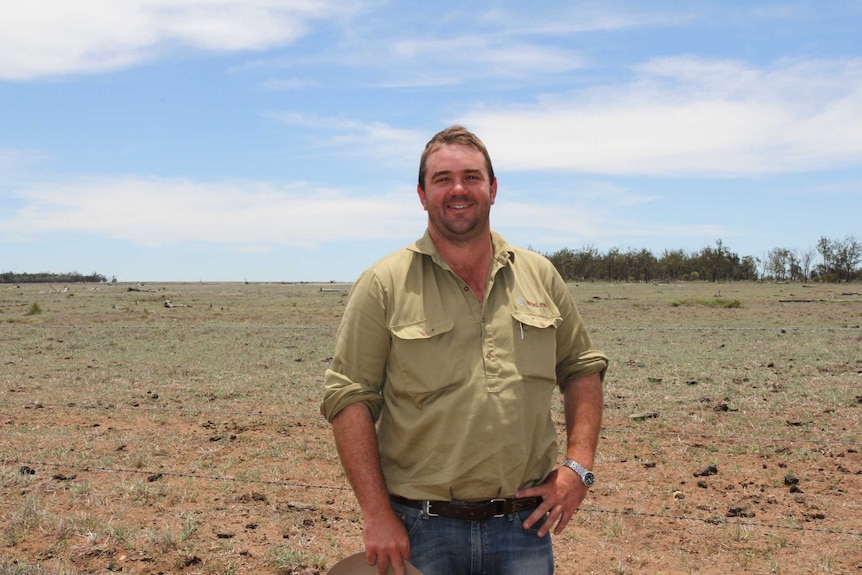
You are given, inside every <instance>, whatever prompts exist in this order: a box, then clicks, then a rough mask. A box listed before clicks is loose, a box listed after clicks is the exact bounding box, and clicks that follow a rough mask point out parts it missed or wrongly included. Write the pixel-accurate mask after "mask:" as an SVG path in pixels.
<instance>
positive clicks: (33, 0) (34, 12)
mask: <svg viewBox="0 0 862 575" xmlns="http://www.w3.org/2000/svg"><path fill="white" fill-rule="evenodd" d="M338 4H339V3H337V2H334V1H328V0H316V1H312V0H292V1H290V0H288V1H285V0H254V1H245V0H196V1H194V2H172V1H170V0H126V1H122V2H117V1H115V0H75V1H74V2H55V1H53V0H16V1H15V2H13V3H12V6H11V8H10V7H4V10H3V17H2V18H0V78H5V79H12V80H26V79H30V78H37V77H42V76H52V75H63V74H79V73H96V72H105V71H110V70H116V69H119V68H123V67H127V66H131V65H134V64H138V63H141V62H144V61H148V60H151V59H153V58H155V57H157V56H158V55H160V54H161V53H163V52H164V51H167V50H169V49H172V48H174V49H175V48H177V47H184V48H186V49H188V48H191V49H195V50H204V51H216V52H233V51H244V50H263V49H266V48H271V47H274V46H279V45H282V44H286V43H289V42H292V41H295V40H296V39H297V38H300V37H301V36H303V35H304V34H305V33H306V32H307V24H308V22H309V21H310V20H313V19H317V18H322V17H324V16H329V15H332V14H333V13H335V12H337V11H339V10H343V8H340V7H339V6H338Z"/></svg>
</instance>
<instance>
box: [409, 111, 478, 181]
mask: <svg viewBox="0 0 862 575" xmlns="http://www.w3.org/2000/svg"><path fill="white" fill-rule="evenodd" d="M450 144H457V145H460V146H471V147H473V148H476V149H477V150H479V151H480V152H482V155H483V156H485V167H486V168H487V169H488V179H489V181H492V182H493V181H494V168H493V166H492V165H491V156H490V155H489V154H488V149H487V148H486V147H485V144H483V143H482V140H480V139H479V137H478V136H476V134H474V133H473V132H471V131H470V130H468V129H467V128H464V127H463V126H451V127H449V128H446V129H445V130H443V131H442V132H438V133H437V134H435V135H434V137H433V138H431V140H429V141H428V143H427V144H426V145H425V151H423V152H422V158H421V159H420V160H419V187H420V188H422V189H423V190H424V189H425V175H426V173H427V171H428V156H429V155H431V153H432V152H434V151H436V150H437V149H438V148H440V147H441V146H446V145H450Z"/></svg>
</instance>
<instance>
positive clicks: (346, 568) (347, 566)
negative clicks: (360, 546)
mask: <svg viewBox="0 0 862 575" xmlns="http://www.w3.org/2000/svg"><path fill="white" fill-rule="evenodd" d="M386 573H387V575H394V573H395V570H394V569H392V565H390V566H389V571H387V572H386ZM404 573H405V574H406V575H422V572H421V571H419V569H417V568H416V567H414V566H413V565H411V564H410V562H409V561H405V562H404ZM328 575H378V571H377V566H376V565H369V564H368V561H367V560H366V559H365V552H364V551H362V552H360V553H356V554H355V555H351V556H350V557H345V558H344V559H342V560H341V561H339V562H338V563H336V564H335V565H333V566H332V569H330V570H329V573H328Z"/></svg>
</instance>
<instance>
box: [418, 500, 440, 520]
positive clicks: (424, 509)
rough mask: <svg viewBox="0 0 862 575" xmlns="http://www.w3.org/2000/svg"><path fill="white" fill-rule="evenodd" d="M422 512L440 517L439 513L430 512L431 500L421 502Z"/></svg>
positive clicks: (429, 515)
mask: <svg viewBox="0 0 862 575" xmlns="http://www.w3.org/2000/svg"><path fill="white" fill-rule="evenodd" d="M422 513H424V514H425V515H427V516H428V517H440V514H439V513H432V512H431V502H430V501H423V502H422Z"/></svg>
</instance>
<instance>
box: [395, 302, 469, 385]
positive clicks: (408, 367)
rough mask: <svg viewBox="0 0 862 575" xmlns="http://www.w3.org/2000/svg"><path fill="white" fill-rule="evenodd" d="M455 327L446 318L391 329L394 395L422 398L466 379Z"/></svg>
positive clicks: (451, 320) (425, 320) (410, 323)
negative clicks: (400, 394) (454, 330)
mask: <svg viewBox="0 0 862 575" xmlns="http://www.w3.org/2000/svg"><path fill="white" fill-rule="evenodd" d="M454 327H455V321H454V320H453V319H452V318H451V317H446V316H442V317H438V318H432V319H423V320H420V321H414V322H409V323H404V324H399V325H393V326H390V328H389V331H390V333H391V334H392V348H391V355H390V365H389V369H390V374H389V375H390V379H391V381H392V382H393V384H394V386H395V389H393V390H392V392H393V393H395V394H399V393H405V394H407V395H410V396H417V395H419V396H421V395H426V394H429V393H434V392H436V391H439V390H441V389H444V388H446V387H448V386H450V385H454V384H455V383H457V382H458V381H460V380H463V379H464V377H465V373H464V369H463V367H462V363H463V362H462V360H461V353H463V350H462V352H461V353H459V350H458V349H457V347H458V344H457V342H456V341H455V339H456V338H455V337H454V333H453V328H454Z"/></svg>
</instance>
